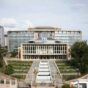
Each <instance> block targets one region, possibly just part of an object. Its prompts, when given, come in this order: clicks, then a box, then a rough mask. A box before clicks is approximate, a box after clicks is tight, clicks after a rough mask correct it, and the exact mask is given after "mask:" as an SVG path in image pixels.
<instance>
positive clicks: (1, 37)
mask: <svg viewBox="0 0 88 88" xmlns="http://www.w3.org/2000/svg"><path fill="white" fill-rule="evenodd" d="M0 45H1V46H4V45H5V40H4V27H3V26H0Z"/></svg>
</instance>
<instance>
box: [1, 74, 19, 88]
mask: <svg viewBox="0 0 88 88" xmlns="http://www.w3.org/2000/svg"><path fill="white" fill-rule="evenodd" d="M0 88H18V82H17V79H16V78H13V77H10V76H8V75H5V74H3V73H0Z"/></svg>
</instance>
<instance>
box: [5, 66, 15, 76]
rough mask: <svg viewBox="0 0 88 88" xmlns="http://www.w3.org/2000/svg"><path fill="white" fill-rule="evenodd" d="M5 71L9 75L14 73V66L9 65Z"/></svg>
mask: <svg viewBox="0 0 88 88" xmlns="http://www.w3.org/2000/svg"><path fill="white" fill-rule="evenodd" d="M4 73H5V74H7V75H10V74H13V73H14V70H13V67H12V66H11V65H7V66H6V68H5V72H4Z"/></svg>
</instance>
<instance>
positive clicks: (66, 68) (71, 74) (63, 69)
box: [56, 61, 79, 80]
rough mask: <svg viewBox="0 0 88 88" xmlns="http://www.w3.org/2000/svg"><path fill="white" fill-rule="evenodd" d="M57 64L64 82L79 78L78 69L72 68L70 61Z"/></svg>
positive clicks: (57, 62)
mask: <svg viewBox="0 0 88 88" xmlns="http://www.w3.org/2000/svg"><path fill="white" fill-rule="evenodd" d="M56 64H57V67H58V68H59V70H60V73H61V74H62V77H63V79H64V80H70V79H73V78H76V77H78V76H79V70H78V68H74V67H73V66H71V65H70V64H69V63H68V61H56Z"/></svg>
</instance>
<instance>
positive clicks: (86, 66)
mask: <svg viewBox="0 0 88 88" xmlns="http://www.w3.org/2000/svg"><path fill="white" fill-rule="evenodd" d="M71 56H72V60H71V65H74V66H75V67H78V68H79V70H80V72H81V73H82V74H84V73H88V45H87V42H86V41H82V42H76V43H75V44H74V45H73V46H72V47H71Z"/></svg>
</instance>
